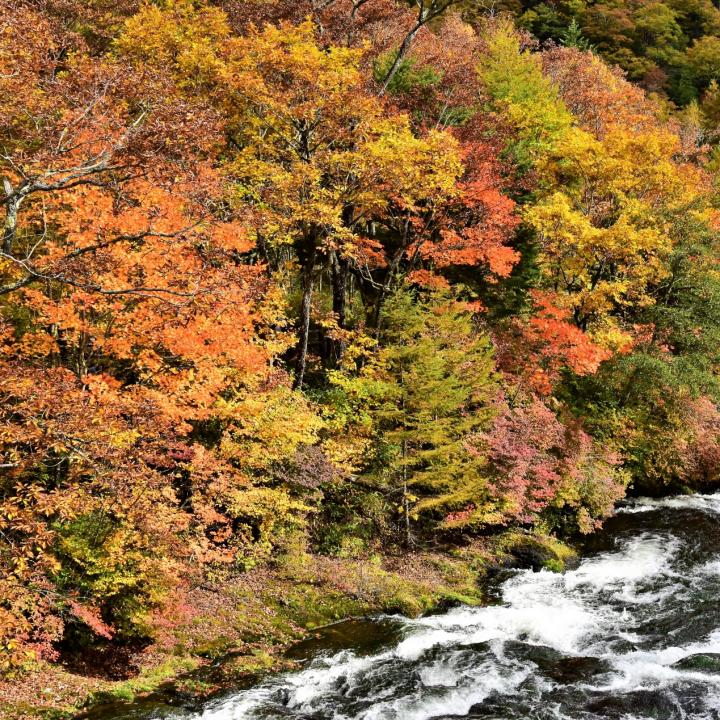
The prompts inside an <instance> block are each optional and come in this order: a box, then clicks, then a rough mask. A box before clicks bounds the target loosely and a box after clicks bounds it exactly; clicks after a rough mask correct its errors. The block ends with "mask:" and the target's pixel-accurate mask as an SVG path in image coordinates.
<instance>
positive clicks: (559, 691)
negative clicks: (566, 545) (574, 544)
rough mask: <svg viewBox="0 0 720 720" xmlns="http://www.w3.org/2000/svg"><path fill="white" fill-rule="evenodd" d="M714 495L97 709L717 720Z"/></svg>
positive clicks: (354, 717)
mask: <svg viewBox="0 0 720 720" xmlns="http://www.w3.org/2000/svg"><path fill="white" fill-rule="evenodd" d="M719 591H720V495H715V496H707V495H695V496H683V497H676V498H667V499H664V500H639V501H636V502H634V503H632V504H630V505H628V506H627V507H626V508H624V509H623V510H621V511H619V512H618V514H617V516H616V517H614V518H613V519H612V520H610V521H609V522H608V523H607V525H606V528H605V529H604V530H603V532H601V533H599V534H598V535H597V536H595V537H594V538H593V539H592V541H591V544H590V548H589V551H588V553H587V554H586V556H585V557H584V559H583V561H582V562H581V563H580V564H579V566H578V567H577V568H576V569H574V570H568V571H567V572H565V573H562V574H555V573H552V572H549V571H545V570H543V571H541V572H532V571H530V570H526V571H517V572H515V573H514V574H512V575H511V576H510V577H508V578H507V579H506V580H504V581H503V582H502V584H501V585H500V586H499V587H498V596H499V602H498V604H497V605H493V606H490V607H483V608H468V607H460V608H456V609H453V610H450V611H448V612H446V613H444V614H441V615H433V616H430V617H425V618H420V619H417V620H406V619H397V618H380V619H378V620H377V621H376V622H364V623H362V622H361V623H347V624H343V625H340V626H336V627H335V628H333V629H330V630H328V631H327V633H326V634H325V635H324V637H323V638H322V639H321V640H320V641H314V642H311V643H305V644H303V645H301V646H298V647H297V648H296V649H295V650H294V652H295V654H296V656H299V657H307V661H306V663H305V665H304V666H303V668H302V669H301V670H299V671H297V672H292V673H287V674H283V675H277V676H273V677H270V678H268V679H267V680H265V681H263V682H261V683H259V684H258V685H255V686H253V687H250V688H245V689H241V690H237V691H234V692H230V693H227V694H225V695H223V696H222V697H219V698H216V699H214V700H210V701H208V702H207V703H206V704H205V705H204V706H202V707H195V708H190V707H188V708H180V707H174V708H173V707H170V706H168V705H165V706H162V707H160V706H159V705H157V704H155V705H153V706H142V705H135V706H129V707H128V708H127V710H120V709H118V710H117V711H113V712H112V713H110V714H107V713H106V714H104V716H103V717H104V720H121V719H123V720H124V719H125V718H131V717H132V718H143V719H147V720H150V719H153V720H154V719H158V718H173V720H246V719H247V720H257V719H261V718H262V719H264V720H269V719H272V720H276V719H277V720H280V719H282V718H294V719H296V720H297V719H299V720H431V719H436V720H440V719H444V720H450V718H483V719H484V720H510V719H511V718H512V719H517V720H597V719H600V718H602V719H603V720H605V719H610V720H645V719H647V718H656V719H661V720H676V719H677V720H720V602H719V600H720V598H719V595H720V592H719Z"/></svg>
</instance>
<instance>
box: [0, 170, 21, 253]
mask: <svg viewBox="0 0 720 720" xmlns="http://www.w3.org/2000/svg"><path fill="white" fill-rule="evenodd" d="M2 185H3V192H4V193H5V196H6V197H7V200H6V201H5V226H4V227H3V238H2V251H3V253H5V255H10V254H11V253H12V247H13V242H14V241H15V235H16V233H17V216H18V209H19V207H20V200H19V198H17V197H12V194H13V187H12V185H11V184H10V181H9V180H8V179H7V178H3V179H2Z"/></svg>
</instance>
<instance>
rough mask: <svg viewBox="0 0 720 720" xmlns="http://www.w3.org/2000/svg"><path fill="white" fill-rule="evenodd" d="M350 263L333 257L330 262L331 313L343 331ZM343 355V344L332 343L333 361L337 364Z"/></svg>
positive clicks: (338, 342)
mask: <svg viewBox="0 0 720 720" xmlns="http://www.w3.org/2000/svg"><path fill="white" fill-rule="evenodd" d="M349 271H350V263H349V262H348V261H347V260H344V259H343V258H340V257H338V256H337V254H334V255H333V261H332V290H333V312H334V313H335V316H336V317H337V323H338V327H339V328H340V329H345V325H346V323H347V280H348V273H349ZM344 353H345V343H344V342H343V341H342V340H338V341H336V342H334V343H333V355H334V358H333V359H334V361H335V362H336V363H339V362H340V360H341V359H342V356H343V354H344Z"/></svg>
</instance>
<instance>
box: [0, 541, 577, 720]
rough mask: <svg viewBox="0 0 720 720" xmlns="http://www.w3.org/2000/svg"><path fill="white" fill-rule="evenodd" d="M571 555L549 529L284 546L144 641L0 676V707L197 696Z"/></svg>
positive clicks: (470, 601)
mask: <svg viewBox="0 0 720 720" xmlns="http://www.w3.org/2000/svg"><path fill="white" fill-rule="evenodd" d="M573 556H574V553H573V551H572V550H571V549H570V548H569V547H568V546H567V545H564V544H563V543H561V542H559V541H558V540H556V539H555V538H552V537H548V536H543V535H539V534H533V535H530V534H525V533H520V532H517V531H512V532H507V533H504V534H502V535H499V536H495V537H493V538H488V539H484V540H482V541H477V542H475V543H473V544H472V545H469V546H465V547H461V548H453V549H448V550H446V551H444V552H422V553H421V552H415V553H409V554H405V555H397V556H390V555H386V556H381V555H373V556H371V557H363V558H328V557H323V556H316V555H302V556H298V557H287V558H284V559H282V560H281V561H280V562H279V563H278V564H277V565H276V566H275V567H273V568H272V569H258V570H255V571H251V572H247V573H243V574H239V575H235V576H223V577H220V578H216V579H215V580H214V581H212V580H208V581H207V582H206V583H204V584H203V585H202V586H199V587H196V588H194V589H193V590H192V591H191V592H190V594H189V596H188V598H187V602H188V604H189V605H190V606H191V607H192V610H193V611H192V613H190V614H189V616H188V618H187V619H185V620H182V621H179V622H175V623H172V622H169V623H168V628H167V630H166V631H165V633H164V634H163V636H162V637H159V638H157V639H156V641H155V642H154V643H152V644H150V645H146V646H144V647H137V648H113V647H112V646H104V647H96V648H93V649H92V650H90V651H88V652H87V653H86V654H85V657H83V658H78V657H63V656H61V658H60V662H58V663H56V664H49V663H47V664H43V665H42V666H40V667H38V668H36V669H34V670H33V671H31V672H28V673H25V674H23V675H20V676H16V677H14V678H11V679H8V680H6V681H5V682H0V716H1V717H2V718H3V720H37V719H38V718H47V719H48V720H50V719H52V720H57V719H59V718H65V717H72V716H74V715H76V714H78V713H79V712H81V711H84V710H87V709H89V708H90V707H92V706H95V705H99V704H104V703H108V702H117V701H128V702H130V701H133V700H135V699H137V698H139V697H142V696H143V695H146V694H148V693H152V692H154V691H156V690H157V689H158V688H160V687H162V686H166V685H168V684H169V685H172V687H173V689H174V690H176V691H177V692H178V693H184V694H188V695H201V696H202V695H207V694H210V693H213V692H216V691H218V690H220V689H222V688H223V687H227V686H231V685H233V684H236V683H238V682H242V681H244V680H247V679H248V678H253V677H257V676H259V675H261V674H263V673H268V672H273V671H277V670H279V669H283V668H285V667H288V666H291V665H292V661H291V660H288V659H287V658H285V657H284V653H285V651H286V650H287V648H288V647H290V646H291V645H292V644H293V643H296V642H298V641H300V640H302V639H303V638H307V637H309V636H312V633H313V631H314V630H316V629H317V628H319V627H321V626H324V625H327V624H329V623H333V622H337V621H339V620H343V619H347V618H352V617H359V616H363V615H369V614H375V613H399V614H402V615H405V616H408V617H417V616H419V615H422V614H424V613H427V612H431V611H433V610H437V609H443V608H447V607H449V606H452V605H456V604H460V603H463V604H467V605H479V604H482V603H483V602H484V601H485V600H486V598H485V592H484V588H483V586H484V581H485V579H486V578H487V577H488V575H490V574H492V572H493V571H494V570H496V569H498V568H502V567H518V566H526V567H535V568H539V567H547V568H548V569H551V570H560V569H562V567H563V566H564V563H565V562H566V561H567V560H568V559H570V558H572V557H573ZM210 668H212V672H208V670H209V669H210Z"/></svg>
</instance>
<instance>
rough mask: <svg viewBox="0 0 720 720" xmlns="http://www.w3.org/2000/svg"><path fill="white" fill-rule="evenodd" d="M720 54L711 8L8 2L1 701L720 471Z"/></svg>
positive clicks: (50, 702)
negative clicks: (626, 497)
mask: <svg viewBox="0 0 720 720" xmlns="http://www.w3.org/2000/svg"><path fill="white" fill-rule="evenodd" d="M719 82H720V10H718V9H717V7H715V5H714V4H713V3H712V2H711V1H710V0H690V1H687V0H682V1H681V0H653V2H646V1H643V0H626V1H619V0H556V1H551V0H546V1H545V2H536V1H534V0H532V1H531V0H522V1H521V0H500V1H498V2H494V3H490V2H488V3H485V2H483V1H482V0H294V1H290V0H212V1H211V0H153V1H152V2H150V1H146V0H142V1H140V0H114V1H113V2H110V1H109V0H16V1H14V2H3V3H0V183H1V186H0V222H1V223H2V229H0V233H1V243H2V246H1V250H0V346H1V348H2V354H1V355H0V674H2V675H3V676H4V677H5V678H6V681H5V682H6V685H3V682H2V681H0V689H1V688H5V689H4V690H2V692H0V715H3V712H7V717H9V718H15V717H18V718H19V717H26V715H23V712H26V711H27V712H29V711H28V708H29V707H31V706H33V705H35V706H36V707H38V708H40V707H41V706H42V707H43V708H46V709H47V708H50V709H54V710H58V709H61V710H63V711H64V712H67V711H68V708H69V707H75V705H74V703H78V707H79V704H81V703H82V702H83V701H85V700H86V696H89V695H91V694H92V693H95V696H96V697H100V696H102V697H106V696H107V695H108V693H110V694H112V693H113V692H115V693H119V694H118V697H121V696H122V693H131V692H138V691H142V689H143V687H140V685H139V684H138V683H139V680H138V678H140V679H143V678H146V679H147V677H149V676H153V675H152V674H153V673H155V675H154V676H153V677H157V678H162V679H163V680H164V679H166V678H168V677H177V676H180V675H182V673H185V672H187V671H188V670H193V669H196V668H197V667H198V666H202V665H203V663H205V662H207V660H208V659H214V658H217V657H220V656H222V655H224V654H225V653H227V652H228V651H229V650H233V651H234V652H235V655H236V658H235V660H234V662H235V664H236V665H237V667H236V668H235V670H236V671H237V672H238V673H240V674H242V673H245V672H255V671H256V670H257V669H258V667H260V668H265V669H267V668H271V667H276V664H277V662H278V660H277V655H276V652H275V649H276V648H278V647H282V646H285V645H287V644H288V643H289V642H290V641H291V640H293V639H297V638H298V637H300V636H302V635H303V633H305V632H306V631H307V630H308V629H309V628H312V627H313V626H315V625H319V624H322V623H324V622H329V621H331V620H335V619H339V618H341V617H345V616H348V615H353V614H360V613H361V612H367V611H368V610H399V611H401V612H403V613H405V614H414V613H421V612H423V611H425V610H427V609H429V608H430V607H433V606H435V605H437V603H438V602H443V601H444V602H447V601H450V600H452V601H458V600H459V601H461V602H468V603H472V602H477V601H480V594H479V591H478V590H476V588H475V586H476V582H475V578H476V577H477V574H478V573H482V572H485V571H486V569H487V567H488V566H490V565H492V564H493V563H494V562H496V558H497V557H498V556H500V555H502V553H504V552H507V551H508V548H511V547H514V546H516V545H517V544H518V543H521V544H522V543H526V544H527V543H534V544H535V545H536V546H537V547H536V552H538V553H540V552H542V553H545V552H546V553H548V555H547V557H545V556H543V557H545V560H544V561H543V562H545V564H546V566H547V567H550V568H551V569H554V568H553V565H554V564H556V563H561V562H562V558H563V557H564V553H565V552H566V550H565V548H566V545H565V543H569V544H570V545H572V544H573V543H577V542H582V539H583V538H584V537H586V536H588V535H589V534H591V533H593V532H594V531H595V530H597V529H598V528H599V527H600V526H601V525H602V523H603V520H604V519H605V518H606V517H607V516H609V515H610V513H611V512H612V510H613V507H614V506H615V504H616V503H617V502H619V501H621V500H622V499H623V498H624V497H625V496H626V494H627V493H630V494H631V495H653V496H658V495H664V494H669V493H676V492H686V491H689V490H707V489H712V488H713V486H715V487H718V486H720V382H719V377H718V371H719V370H720V185H719V184H718V171H719V170H720V149H718V147H719V146H718V143H719V142H720V85H719V84H718V83H719ZM547 548H550V549H547ZM568 552H569V551H568ZM548 558H549V559H548ZM118 659H120V660H118ZM88 664H94V665H95V666H96V667H101V668H102V672H99V673H98V672H89V669H88V666H87V665H88ZM119 664H121V665H123V670H122V672H120V671H119V670H118V665H119ZM128 668H130V670H128ZM38 678H40V680H38ZM83 678H85V679H83ZM73 679H74V680H73ZM73 683H74V684H73ZM132 683H135V685H132ZM148 683H149V684H150V685H152V681H150V680H148ZM45 685H48V687H49V692H48V693H47V697H46V698H45V699H44V700H42V702H40V701H39V700H38V699H37V698H39V697H40V694H39V693H41V691H40V689H39V688H41V687H45ZM23 688H24V689H23ZM118 688H120V689H118ZM128 688H130V689H128ZM23 693H25V694H24V695H23ZM103 693H104V695H103ZM16 694H18V695H16ZM31 715H32V713H31ZM3 716H5V715H3Z"/></svg>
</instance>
